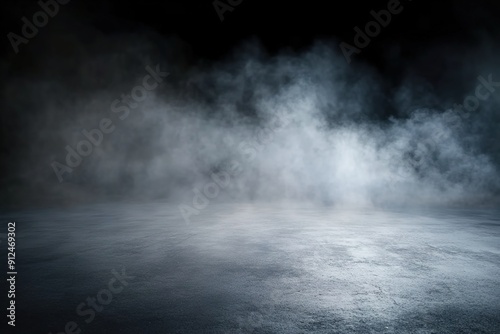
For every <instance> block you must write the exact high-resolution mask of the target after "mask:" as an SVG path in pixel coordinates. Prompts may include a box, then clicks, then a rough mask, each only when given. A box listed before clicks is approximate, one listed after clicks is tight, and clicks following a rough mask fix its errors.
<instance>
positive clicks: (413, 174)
mask: <svg viewBox="0 0 500 334" xmlns="http://www.w3.org/2000/svg"><path fill="white" fill-rule="evenodd" d="M86 36H87V37H88V36H90V34H89V35H86ZM92 36H94V35H92ZM56 37H57V38H54V36H51V37H50V39H47V40H46V41H42V42H43V43H46V45H47V47H46V49H45V50H46V51H45V53H44V54H42V55H40V54H37V55H36V56H35V55H30V54H29V51H28V50H26V51H25V55H24V56H22V55H21V56H20V57H27V58H24V59H23V60H22V61H28V62H29V63H30V64H31V67H30V68H28V70H26V71H25V72H20V71H18V70H16V71H14V70H12V69H13V68H15V65H16V61H18V60H14V61H13V62H12V63H10V64H9V65H8V66H7V65H6V64H5V63H4V66H3V68H4V69H7V70H5V71H4V73H5V74H6V76H7V77H8V81H7V82H8V84H7V85H5V86H4V87H3V88H2V97H3V99H2V100H3V101H4V102H3V109H4V110H6V116H5V117H6V119H9V120H10V123H9V125H8V127H9V128H8V129H6V136H8V137H9V138H8V139H9V140H10V143H11V144H10V145H11V148H12V150H11V151H12V152H14V153H13V154H12V155H11V156H10V157H9V158H8V159H7V160H6V161H7V162H6V167H5V170H6V171H5V172H4V176H6V177H4V186H5V189H6V194H5V195H4V196H5V201H4V202H5V203H6V202H8V200H9V199H10V200H11V201H12V202H19V201H20V200H21V199H24V202H30V203H44V202H46V203H50V202H55V203H73V202H78V201H82V200H91V199H100V200H102V199H115V198H120V199H122V198H123V199H134V200H135V199H136V200H150V199H161V200H165V201H168V202H172V203H179V204H186V205H188V206H192V201H193V198H194V197H195V195H196V191H197V190H199V191H201V192H203V187H204V186H205V185H207V183H210V182H213V175H214V174H217V173H221V172H222V171H227V170H228V168H236V167H235V164H237V165H238V166H237V167H238V173H236V174H237V175H236V174H235V175H231V180H230V182H229V184H228V185H227V186H224V188H222V187H221V188H220V189H219V190H218V191H217V195H216V198H214V199H210V200H211V201H214V200H217V201H219V200H220V201H227V200H245V201H249V200H252V201H283V200H299V201H308V202H309V201H310V202H313V203H320V204H328V205H340V206H357V205H363V206H365V205H369V206H372V205H375V206H380V205H381V206H386V205H389V206H390V205H494V204H495V203H498V195H499V190H500V181H499V180H500V178H499V174H498V173H499V171H498V167H499V163H500V155H499V144H498V141H497V140H496V139H498V134H497V133H498V131H497V128H496V125H498V121H499V116H498V112H497V109H498V106H499V96H500V94H499V92H497V91H495V92H492V93H491V95H490V96H489V98H488V99H487V100H481V101H480V105H479V106H478V107H477V109H476V110H474V111H473V112H470V113H469V114H467V115H465V116H464V113H463V112H460V111H459V110H458V109H456V108H455V109H454V108H453V105H454V104H462V103H463V101H464V98H465V97H466V96H467V95H471V94H472V95H474V91H475V89H476V86H477V85H478V84H479V83H480V82H479V81H478V80H477V77H478V76H482V77H483V78H487V77H488V75H492V78H493V80H494V81H495V82H497V81H500V72H499V71H497V68H498V66H497V62H498V61H496V60H494V57H493V56H492V55H491V56H490V57H488V56H485V54H484V53H481V50H483V49H484V48H483V49H481V48H479V51H478V49H476V51H470V52H469V53H467V52H466V53H463V52H462V55H461V56H460V57H459V56H458V55H457V54H455V53H453V52H451V51H450V50H453V48H454V47H456V46H453V45H450V46H446V47H436V48H435V49H434V50H432V52H433V53H434V55H435V58H436V59H435V62H436V63H439V62H440V61H444V60H443V59H448V58H453V59H457V58H459V59H460V61H461V62H462V64H463V65H464V66H462V67H460V66H458V67H454V68H453V69H449V68H447V69H445V70H444V72H443V73H442V77H441V78H440V79H439V82H429V80H427V79H426V78H424V77H422V76H419V75H418V73H416V70H415V69H418V64H419V62H420V63H421V62H422V61H423V60H422V59H424V60H425V58H426V57H428V55H427V53H424V54H423V55H422V56H421V57H420V58H419V59H416V60H413V63H412V64H414V65H415V64H416V65H415V66H414V67H412V66H406V65H409V64H399V65H398V66H397V67H396V66H395V68H401V67H402V65H405V68H407V70H405V71H402V72H401V73H400V74H399V76H398V78H399V82H398V83H397V85H393V84H388V82H389V81H390V79H388V78H387V77H386V76H385V73H384V72H383V71H380V70H378V69H375V68H372V67H370V66H368V65H362V64H356V65H355V66H354V65H353V64H350V65H349V64H347V63H346V61H345V59H344V57H343V55H342V53H341V51H340V50H339V49H338V47H337V46H338V43H337V41H317V42H316V43H315V44H314V45H313V46H312V47H311V48H309V49H308V50H305V51H303V52H291V51H290V52H281V53H278V54H273V55H270V54H267V53H266V51H265V49H264V48H263V47H261V46H260V44H259V42H258V41H256V40H250V41H247V42H246V43H244V44H243V45H241V46H240V47H239V48H237V49H235V50H234V52H233V54H232V55H231V56H229V57H227V58H226V59H225V60H224V61H214V62H207V61H198V60H196V59H194V57H191V55H190V51H189V48H188V47H187V46H186V45H184V44H183V42H182V41H180V40H179V39H177V38H171V39H165V38H163V37H159V36H157V35H154V34H152V33H149V32H148V33H146V32H145V33H135V34H122V35H100V36H99V37H95V36H94V37H92V38H88V39H87V40H85V38H83V37H85V36H83V37H82V36H77V37H71V36H69V35H64V34H62V33H58V35H57V36H56ZM40 39H42V37H40ZM84 40H85V42H84ZM443 50H444V51H443ZM61 54H64V56H63V57H61V56H60V55H61ZM56 55H57V56H56ZM436 55H437V56H436ZM446 57H448V58H446ZM156 64H159V66H160V68H161V69H162V70H163V71H167V72H168V73H169V76H168V77H167V78H165V79H164V81H163V82H162V83H161V84H160V85H159V86H158V87H157V88H155V89H154V90H151V91H148V92H147V98H146V99H144V100H143V101H141V102H140V103H136V104H135V107H130V105H129V107H130V114H129V115H128V117H127V118H126V119H123V120H121V119H120V118H119V116H120V114H119V113H115V112H113V110H111V108H110V106H111V104H112V102H113V101H114V100H116V99H120V98H121V96H122V94H129V93H130V91H131V89H132V88H134V87H135V86H137V85H140V84H141V82H142V81H143V79H144V75H145V74H146V72H145V70H144V69H145V68H146V67H147V66H150V67H154V66H155V65H156ZM9 68H10V70H9ZM392 79H393V78H391V80H392ZM7 117H8V118H7ZM103 118H107V119H110V120H112V122H113V125H114V126H115V129H114V131H113V132H112V133H109V134H104V136H103V139H102V142H101V143H100V144H99V145H98V146H94V147H93V151H92V153H91V154H89V155H88V156H87V157H85V158H84V159H83V160H82V163H81V164H80V165H79V166H78V167H76V168H74V169H73V170H72V172H67V173H64V175H63V182H61V183H60V182H59V180H58V177H57V175H56V173H55V172H54V169H53V167H52V166H51V164H52V163H53V162H54V161H57V162H58V163H61V164H62V165H66V162H65V159H66V153H67V151H66V150H65V146H66V145H69V146H70V147H73V148H76V147H77V144H78V142H79V141H81V140H84V139H85V137H84V136H83V134H82V131H83V130H87V131H90V130H91V129H96V128H99V124H100V121H101V120H102V119H103ZM231 164H232V167H231ZM7 175H8V177H7Z"/></svg>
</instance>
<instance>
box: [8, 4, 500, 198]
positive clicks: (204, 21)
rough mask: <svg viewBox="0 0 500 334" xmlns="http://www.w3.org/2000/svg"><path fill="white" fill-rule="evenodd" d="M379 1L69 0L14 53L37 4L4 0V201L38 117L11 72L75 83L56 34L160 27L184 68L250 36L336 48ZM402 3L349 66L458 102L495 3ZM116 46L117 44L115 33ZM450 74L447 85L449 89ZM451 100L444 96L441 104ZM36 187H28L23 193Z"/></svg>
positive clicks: (483, 55) (87, 38)
mask: <svg viewBox="0 0 500 334" xmlns="http://www.w3.org/2000/svg"><path fill="white" fill-rule="evenodd" d="M387 3H388V1H343V2H324V1H307V2H292V1H272V2H270V1H251V0H245V1H243V2H242V3H241V4H240V5H238V6H237V7H235V8H234V10H233V11H232V12H226V13H225V14H224V17H225V19H224V21H223V22H221V21H220V19H219V17H218V15H217V13H216V11H215V9H214V5H213V2H212V1H150V0H144V1H109V0H108V1H93V2H91V1H78V0H72V1H70V2H69V3H68V4H65V5H61V6H60V9H59V13H58V14H57V15H56V16H55V17H54V18H51V19H50V20H49V23H48V24H47V25H46V26H45V27H43V28H40V31H39V33H38V35H37V36H35V38H33V39H31V40H30V42H29V43H28V44H27V45H24V44H21V45H20V52H19V53H18V54H15V53H14V51H13V50H12V47H11V45H10V43H9V41H8V39H7V37H6V35H7V33H8V32H10V31H12V32H15V33H17V34H20V31H21V27H22V22H21V17H23V16H26V17H28V18H30V19H31V16H32V15H33V13H35V12H36V11H38V10H40V7H39V5H38V4H37V2H36V1H10V2H5V3H4V4H3V6H2V14H1V15H2V20H1V25H2V31H1V33H2V34H3V36H4V38H3V42H2V44H1V47H2V56H1V58H0V75H1V85H2V87H3V88H2V92H3V93H2V114H1V130H2V133H1V140H0V159H1V161H2V167H1V168H2V182H1V184H2V188H3V189H4V193H3V194H2V197H3V200H2V202H5V201H9V202H16V201H18V199H19V196H20V195H19V194H18V192H17V191H16V190H13V189H15V188H16V187H18V186H20V185H22V184H24V183H26V182H27V181H26V180H27V179H28V180H29V179H30V177H31V176H30V175H29V174H30V172H23V173H21V174H22V175H21V174H20V173H19V171H20V170H23V171H26V170H27V169H29V168H28V166H24V165H25V164H26V162H27V160H26V159H25V157H26V156H27V153H26V152H27V151H30V150H35V149H36V148H35V147H36V141H35V139H33V138H35V137H36V136H33V134H34V133H35V132H36V131H37V127H36V125H37V121H33V120H36V116H37V114H38V110H37V108H36V105H34V104H33V103H31V102H29V101H28V100H29V99H28V98H26V99H23V94H25V93H24V92H23V91H22V88H21V89H18V88H16V94H17V96H16V99H17V100H15V101H14V99H12V91H11V90H9V86H10V85H12V82H14V81H15V80H17V79H19V78H22V79H29V78H31V77H39V76H45V77H46V78H55V79H57V78H58V76H61V77H63V76H71V75H74V80H75V81H76V83H75V85H78V80H79V79H78V76H77V75H76V74H74V73H72V70H73V68H72V65H71V61H72V59H74V58H75V52H79V51H75V50H72V49H71V48H70V47H68V46H67V39H65V38H61V37H60V36H71V37H70V38H71V39H73V40H77V41H78V43H80V44H83V45H86V43H87V42H88V45H92V46H93V47H94V48H96V47H97V48H98V47H99V46H98V44H96V43H95V40H98V36H105V35H119V34H122V33H123V34H134V33H135V32H139V31H146V32H148V33H153V34H155V35H156V36H157V38H162V36H164V37H166V38H167V37H168V38H171V39H174V40H177V41H178V43H179V45H182V49H183V51H182V53H181V54H182V56H181V58H182V59H181V60H180V61H178V63H179V64H181V65H182V66H184V67H185V68H187V69H189V68H190V67H191V66H197V65H198V64H200V63H201V64H207V63H208V64H211V63H216V62H217V61H224V59H227V58H230V57H231V55H232V54H233V52H234V50H235V48H236V47H238V46H239V45H241V44H242V43H243V42H245V41H248V40H255V41H258V42H259V43H260V44H261V45H262V46H263V47H264V49H265V50H266V51H267V52H268V54H269V55H271V56H272V55H275V54H278V53H283V52H285V53H286V52H289V53H294V52H301V51H304V50H307V49H308V48H309V47H310V46H311V45H312V44H313V43H314V42H315V41H318V40H322V41H326V42H327V43H330V44H331V45H332V48H334V49H336V50H337V51H338V52H339V53H340V48H339V43H340V42H341V41H344V42H347V43H349V44H353V38H354V35H355V33H354V31H353V28H354V27H355V26H359V27H360V28H362V29H363V28H364V25H365V24H366V23H367V22H368V21H370V20H373V18H372V17H371V15H370V11H371V10H375V11H379V10H381V9H386V8H387ZM401 4H402V6H403V7H404V9H403V11H402V12H401V13H400V14H398V15H393V16H392V20H391V23H390V24H389V26H388V27H385V28H382V31H381V33H380V34H379V35H378V36H376V37H374V38H373V39H372V41H371V43H370V44H369V45H368V46H367V47H366V48H364V49H363V50H362V52H361V54H359V55H353V56H352V59H353V62H352V63H351V64H350V65H347V66H351V68H352V71H353V72H354V73H355V72H356V71H358V69H359V73H360V74H359V75H360V76H362V69H364V68H366V67H367V66H369V67H370V68H371V69H373V71H376V72H377V73H378V75H380V76H381V77H383V78H384V83H381V84H380V87H379V89H380V90H381V91H382V95H387V96H389V95H390V94H391V92H392V90H393V89H395V88H396V87H398V85H399V84H400V83H401V81H402V80H403V78H404V77H408V76H409V75H412V73H416V74H417V75H418V76H419V78H421V80H424V81H425V82H427V83H430V85H432V90H433V92H434V93H435V94H436V95H439V96H440V98H441V99H442V100H448V101H461V99H462V98H463V96H464V94H466V93H468V92H470V91H471V89H473V87H474V85H472V84H471V82H472V81H474V80H475V78H476V76H477V75H478V73H481V72H479V71H478V69H477V67H476V66H469V59H470V58H469V57H468V56H467V55H468V54H473V59H474V61H475V62H476V63H481V61H480V60H481V59H487V58H490V59H491V58H494V57H495V54H494V53H495V48H493V47H491V48H490V47H484V44H485V43H486V44H487V43H491V41H492V40H493V41H494V40H497V39H498V38H499V37H500V34H499V27H498V18H499V17H500V15H499V14H500V2H498V1H493V0H489V1H488V0H482V1H472V0H463V1H408V0H405V1H402V2H401ZM89 27H92V29H91V30H89ZM54 36H56V37H57V38H54ZM486 37H487V38H486ZM485 38H486V39H485ZM153 43H154V42H153ZM96 45H97V46H96ZM117 45H118V48H119V45H120V42H117ZM103 47H104V45H103ZM80 50H81V49H80ZM94 50H95V49H94ZM478 50H479V51H478ZM83 51H85V50H83ZM91 52H93V51H89V53H91ZM478 53H479V54H478ZM42 55H43V56H42ZM77 56H78V55H77ZM471 57H472V56H471ZM41 59H43V61H42V60H41ZM47 59H49V60H48V61H47ZM450 82H452V83H453V89H450ZM100 84H101V83H100V82H97V81H96V82H95V85H94V86H93V87H92V88H95V89H96V90H98V89H99V88H102V87H99V85H100ZM103 85H104V84H103ZM40 94H42V95H43V93H40ZM26 96H28V94H26ZM19 101H20V102H19ZM30 101H31V100H30ZM30 103H31V104H30ZM381 103H385V102H381ZM450 106H451V102H450V103H448V104H447V105H445V106H444V107H450ZM382 109H383V110H384V112H385V114H384V115H383V116H384V117H386V118H388V117H390V116H391V114H392V111H391V105H389V104H388V105H384V108H382ZM41 117H42V116H41ZM27 119H29V120H30V121H29V122H28V121H27ZM42 164H45V162H44V163H40V165H42ZM44 166H45V167H47V166H46V164H45V165H44ZM29 167H30V168H31V166H29ZM32 167H33V168H34V169H36V168H37V166H32ZM33 173H36V171H35V170H33ZM28 183H29V181H28ZM37 191H38V190H34V189H33V188H29V191H25V192H24V194H23V195H22V196H26V192H37ZM14 193H16V196H17V197H16V199H12V198H11V195H10V194H14ZM22 196H21V197H22Z"/></svg>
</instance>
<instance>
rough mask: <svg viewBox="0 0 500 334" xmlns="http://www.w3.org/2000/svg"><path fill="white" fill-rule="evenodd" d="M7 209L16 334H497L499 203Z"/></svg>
mask: <svg viewBox="0 0 500 334" xmlns="http://www.w3.org/2000/svg"><path fill="white" fill-rule="evenodd" d="M1 216H2V220H3V221H9V220H15V221H16V222H17V231H16V232H17V251H16V257H17V264H18V266H17V267H18V268H17V270H18V277H17V282H16V285H17V293H16V303H17V305H18V307H17V317H16V324H17V326H16V330H15V333H30V334H32V333H49V332H52V333H54V334H56V333H60V332H64V327H65V325H66V324H67V323H68V322H71V321H74V322H75V323H76V324H77V326H78V329H80V330H81V333H94V334H99V333H107V334H109V333H122V334H123V333H131V334H132V333H133V334H138V333H162V334H163V333H398V334H400V333H401V334H402V333H440V334H441V333H500V212H499V211H492V210H440V211H438V210H434V211H427V212H422V211H415V212H410V211H406V212H403V211H399V212H398V211H381V210H358V211H356V210H338V209H335V208H312V207H296V206H285V205H280V206H278V205H274V206H271V205H242V204H224V205H223V204H211V205H210V206H209V207H208V208H207V209H205V210H204V211H202V212H201V213H200V215H199V216H196V217H194V218H193V222H192V223H191V224H190V225H186V224H185V223H184V221H183V220H182V218H181V216H180V214H179V211H178V209H177V207H169V206H166V205H163V204H136V205H124V204H113V205H95V206H87V207H79V208H71V209H64V210H38V211H29V212H27V211H25V212H13V213H3V214H2V215H1ZM6 232H7V231H6V228H5V231H0V233H1V238H2V239H1V241H2V243H1V244H0V245H4V246H5V237H6V235H5V234H6ZM4 246H2V250H1V254H2V258H6V256H4V252H5V249H4V248H5V247H4ZM123 268H125V270H126V273H127V274H128V275H130V276H134V278H133V279H130V281H129V284H128V285H127V286H124V287H123V290H122V291H121V292H120V293H116V294H114V295H113V299H112V300H111V301H110V303H109V304H107V305H103V306H102V307H103V309H102V310H101V311H100V312H95V318H94V319H93V320H92V321H89V322H88V323H87V322H86V321H85V320H88V319H89V317H88V316H81V315H78V314H77V312H76V308H77V306H78V305H79V304H80V303H82V302H85V301H86V299H87V297H91V296H93V297H95V296H96V295H97V294H98V293H99V292H100V291H102V290H103V289H106V288H108V282H109V281H110V279H112V278H113V277H114V276H113V273H112V270H113V269H115V270H116V271H118V272H120V271H121V270H122V269H123ZM5 289H6V288H4V290H3V291H6V290H5ZM2 294H4V292H2ZM4 312H5V311H4ZM3 317H4V321H5V316H3Z"/></svg>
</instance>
